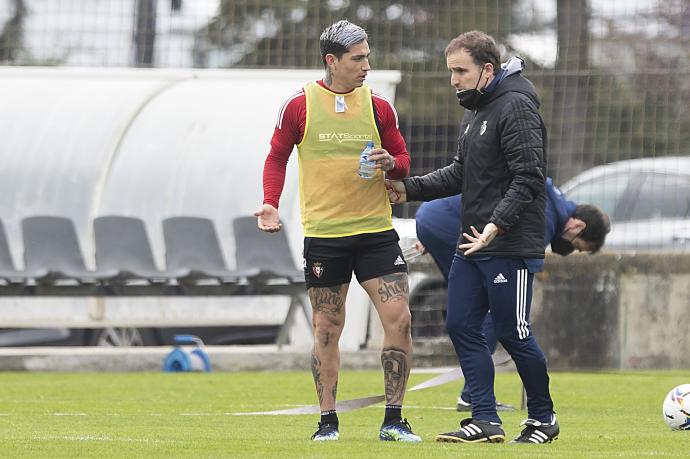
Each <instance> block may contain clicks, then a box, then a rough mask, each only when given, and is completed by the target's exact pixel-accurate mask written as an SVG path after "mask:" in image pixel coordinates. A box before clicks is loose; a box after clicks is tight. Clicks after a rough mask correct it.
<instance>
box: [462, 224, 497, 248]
mask: <svg viewBox="0 0 690 459" xmlns="http://www.w3.org/2000/svg"><path fill="white" fill-rule="evenodd" d="M470 229H471V230H472V233H473V236H470V235H469V234H467V233H462V235H463V237H464V238H465V239H467V240H468V241H470V242H465V243H464V244H460V245H459V246H458V247H459V248H460V249H463V250H464V251H465V255H471V254H472V253H474V252H476V251H477V250H480V249H483V248H484V247H486V246H487V245H489V244H490V243H491V241H493V240H494V238H495V237H496V235H497V234H498V226H496V225H494V224H493V223H488V224H487V225H486V226H485V227H484V231H482V232H481V233H480V232H479V231H477V228H475V227H474V226H470Z"/></svg>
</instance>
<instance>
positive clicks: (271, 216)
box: [254, 204, 283, 233]
mask: <svg viewBox="0 0 690 459" xmlns="http://www.w3.org/2000/svg"><path fill="white" fill-rule="evenodd" d="M254 216H255V217H258V219H257V220H258V221H257V226H258V227H259V229H260V230H261V231H266V232H267V233H275V232H278V231H280V229H281V228H282V227H283V224H282V223H280V215H279V214H278V209H276V208H275V207H273V206H272V205H270V204H264V205H263V206H261V208H260V209H259V210H257V211H256V212H254Z"/></svg>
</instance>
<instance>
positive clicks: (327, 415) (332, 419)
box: [321, 410, 338, 425]
mask: <svg viewBox="0 0 690 459" xmlns="http://www.w3.org/2000/svg"><path fill="white" fill-rule="evenodd" d="M324 423H325V424H335V425H338V414H337V413H336V412H335V410H328V411H322V412H321V424H324Z"/></svg>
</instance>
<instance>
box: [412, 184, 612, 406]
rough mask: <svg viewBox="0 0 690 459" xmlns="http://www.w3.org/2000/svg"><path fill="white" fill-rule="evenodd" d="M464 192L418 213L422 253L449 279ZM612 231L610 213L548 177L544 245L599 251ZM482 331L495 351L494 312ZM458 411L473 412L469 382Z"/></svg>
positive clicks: (423, 207)
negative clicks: (570, 193) (566, 192)
mask: <svg viewBox="0 0 690 459" xmlns="http://www.w3.org/2000/svg"><path fill="white" fill-rule="evenodd" d="M461 209H462V195H456V196H449V197H447V198H441V199H435V200H433V201H428V202H425V203H423V204H422V205H421V206H420V207H419V209H417V214H416V215H415V219H416V225H417V238H418V239H419V242H420V245H418V250H420V252H422V253H424V252H428V253H429V254H430V255H431V256H432V258H433V259H434V261H435V262H436V265H437V266H438V268H439V270H440V271H441V273H442V274H443V277H444V278H445V279H446V283H447V282H448V274H449V272H450V266H451V264H452V262H453V256H454V255H455V252H456V250H457V241H458V240H459V239H460V229H461V228H462V221H461V220H460V212H461ZM610 230H611V223H610V220H609V217H608V215H606V214H605V213H604V212H602V211H601V210H600V209H599V208H598V207H596V206H593V205H591V204H580V205H578V204H576V203H575V202H573V201H569V200H567V199H566V198H565V196H564V195H563V193H562V192H561V190H559V189H558V188H557V187H556V186H555V185H554V184H553V182H552V180H551V178H550V177H547V179H546V226H545V228H544V246H545V247H546V246H548V245H549V244H550V245H551V250H552V251H553V252H554V253H558V254H559V255H563V256H565V255H569V254H570V253H572V252H573V251H575V250H577V251H579V252H589V253H596V252H597V251H599V249H600V248H601V247H602V246H603V245H604V241H605V240H606V235H607V234H608V232H609V231H610ZM482 332H483V333H484V336H485V338H486V344H487V346H488V348H489V351H491V353H493V352H494V350H495V349H496V344H497V339H496V333H495V332H494V326H493V322H492V320H491V312H489V313H488V314H487V315H486V319H485V320H484V324H483V325H482ZM496 409H497V410H498V411H509V410H512V409H513V408H512V407H510V406H509V405H503V404H501V403H499V402H496ZM457 410H458V411H472V403H471V401H470V388H469V386H468V385H467V381H465V385H464V387H463V388H462V391H461V392H460V394H459V395H458V400H457Z"/></svg>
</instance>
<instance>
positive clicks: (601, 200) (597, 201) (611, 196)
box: [566, 174, 630, 219]
mask: <svg viewBox="0 0 690 459" xmlns="http://www.w3.org/2000/svg"><path fill="white" fill-rule="evenodd" d="M629 182H630V175H629V174H616V175H604V176H601V177H597V178H594V179H592V180H588V181H586V182H583V183H581V184H579V185H577V186H575V187H574V188H573V189H572V190H570V191H568V193H567V194H566V197H567V198H568V199H569V200H571V201H574V202H576V203H578V204H593V205H595V206H597V207H599V208H600V209H601V210H603V211H604V212H605V213H607V214H608V215H609V216H610V217H611V218H612V219H614V215H615V210H616V207H617V206H618V204H619V203H620V200H621V198H622V197H623V192H624V191H625V189H626V188H627V186H628V183H629Z"/></svg>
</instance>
